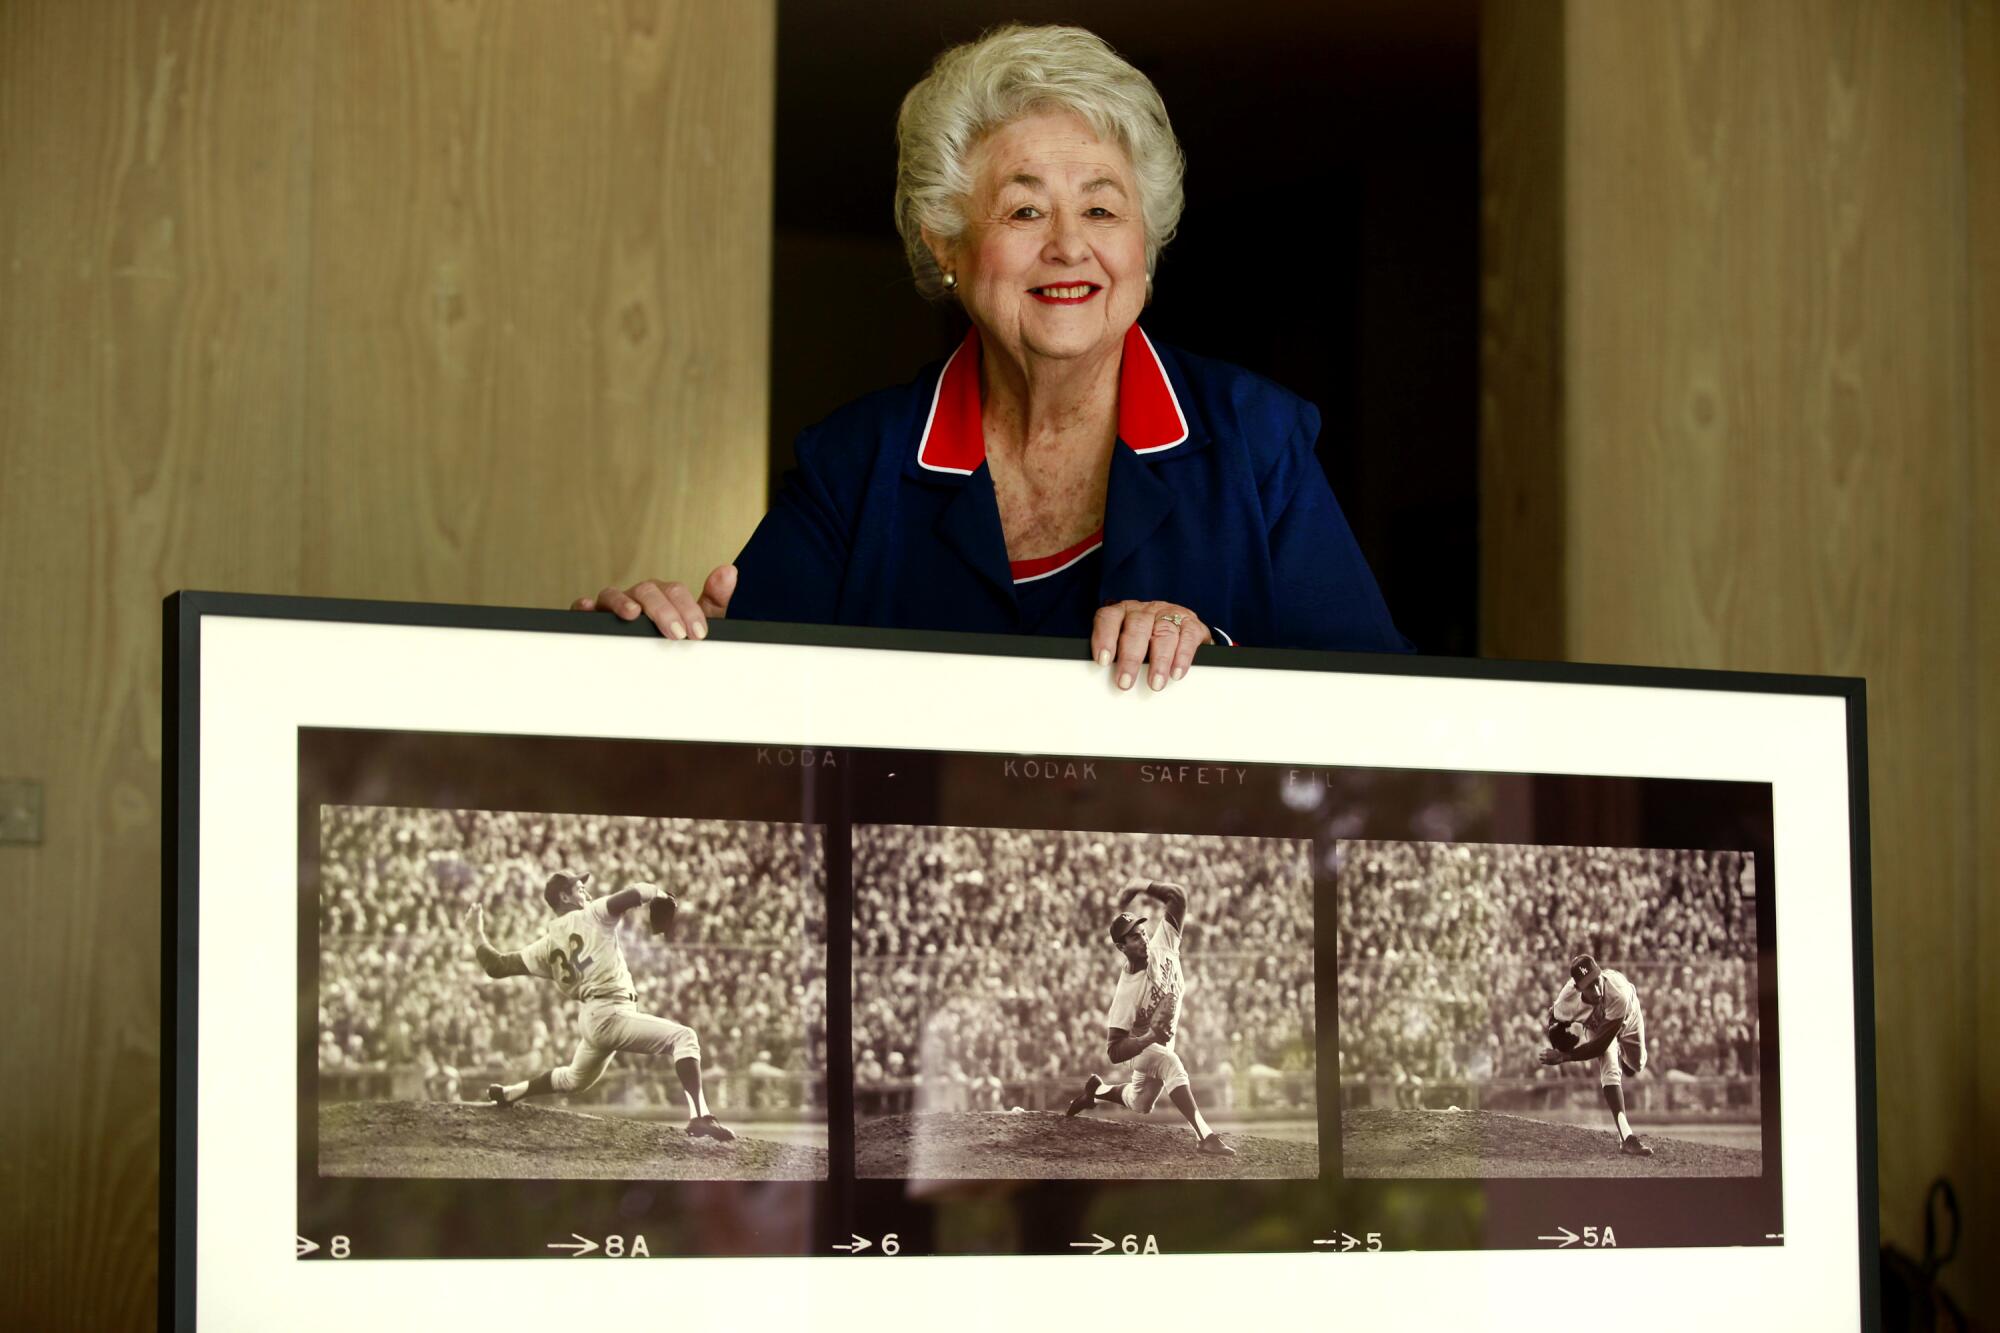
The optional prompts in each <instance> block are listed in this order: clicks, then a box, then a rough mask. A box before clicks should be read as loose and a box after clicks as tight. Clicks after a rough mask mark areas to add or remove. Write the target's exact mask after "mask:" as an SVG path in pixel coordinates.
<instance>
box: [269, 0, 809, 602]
mask: <svg viewBox="0 0 2000 1333" xmlns="http://www.w3.org/2000/svg"><path fill="white" fill-rule="evenodd" d="M320 12H321V30H320V33H319V39H318V41H319V61H318V68H317V75H318V87H317V92H316V98H315V105H316V108H317V115H318V118H317V130H318V133H317V139H316V143H315V146H314V162H313V169H312V170H313V179H314V185H315V194H314V197H315V203H316V207H315V210H314V217H313V239H312V289H313V295H314V309H315V313H316V319H315V323H314V325H313V327H312V328H311V329H310V330H309V339H310V352H309V366H310V371H309V383H308V387H307V393H306V399H307V408H308V410H307V417H308V467H309V469H310V471H309V484H308V493H309V495H310V496H311V504H310V507H309V512H308V515H307V525H308V526H307V532H308V540H307V549H306V555H305V561H306V565H305V583H306V586H307V587H308V588H310V589H311V590H313V591H327V592H331V591H335V590H338V591H340V592H341V593H342V594H344V595H368V596H390V597H414V598H423V599H432V600H447V601H488V602H510V603H517V604H518V603H523V602H525V603H528V604H538V603H539V604H548V605H559V604H563V603H567V602H568V601H569V600H570V599H572V598H574V597H576V596H578V595H579V594H581V593H585V592H593V593H594V592H596V591H597V589H598V588H599V587H601V586H602V585H603V584H604V583H605V582H606V581H607V580H610V579H613V578H618V579H621V580H626V581H630V580H632V579H636V578H638V577H641V576H645V575H652V574H667V575H671V576H674V577H681V578H688V579H691V580H694V581H698V580H699V579H700V578H701V577H702V576H703V575H704V574H706V572H707V571H708V569H709V568H710V567H711V566H712V565H714V564H717V563H720V562H721V561H723V560H725V559H728V558H729V557H731V556H733V555H734V554H735V553H736V550H737V548H738V547H739V546H740V545H741V543H742V541H743V539H744V538H746V537H747V536H748V535H749V533H750V529H751V528H752V527H753V526H754V525H755V522H756V519H757V517H758V516H759V515H760V514H761V513H762V512H763V499H764V493H763V488H764V480H765V469H764V464H763V458H764V453H765V449H766V419H767V414H768V408H767V403H766V397H767V395H766V392H765V364H766V357H767V348H768V344H769V320H768V314H767V311H768V306H769V273H770V239H771V233H770V221H769V219H770V194H771V179H770V139H771V132H772V128H771V114H772V102H771V99H770V97H769V95H768V89H769V87H770V80H771V77H772V65H773V61H774V60H775V51H776V40H775V33H776V30H775V9H774V5H773V4H771V3H768V2H767V3H763V4H750V5H727V6H723V5H711V4H704V3H699V2H698V0H677V2H675V3H640V4H618V5H612V4H597V5H591V6H587V7H578V6H567V5H564V6H556V5H528V4H522V5H512V6H467V5H463V4H459V3H455V2H452V0H435V2H426V3H420V4H410V5H396V6H361V5H327V6H324V7H322V9H321V11H320ZM358 535H364V536H363V539H357V536H358Z"/></svg>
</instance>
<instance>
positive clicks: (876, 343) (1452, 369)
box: [771, 0, 1479, 654]
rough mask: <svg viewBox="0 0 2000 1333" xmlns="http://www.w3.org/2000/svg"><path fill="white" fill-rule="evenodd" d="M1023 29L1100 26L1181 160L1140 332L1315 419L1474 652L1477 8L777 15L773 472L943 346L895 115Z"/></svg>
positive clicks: (946, 337) (1375, 557) (948, 317)
mask: <svg viewBox="0 0 2000 1333" xmlns="http://www.w3.org/2000/svg"><path fill="white" fill-rule="evenodd" d="M1009 20H1020V21H1022V22H1030V23H1034V22H1063V23H1075V24H1080V25H1082V26H1084V27H1087V28H1090V29H1091V30H1092V31H1094V32H1096V33H1098V34H1099V35H1100V36H1102V37H1103V38H1105V39H1106V40H1107V41H1109V42H1110V43H1111V44H1112V45H1113V46H1115V47H1116V48H1117V49H1118V50H1119V52H1120V53H1121V54H1123V55H1124V56H1125V58H1126V59H1128V60H1130V61H1131V62H1132V63H1133V64H1135V65H1137V66H1138V67H1139V68H1140V69H1142V70H1144V71H1145V72H1146V73H1147V75H1148V76H1149V77H1151V78H1152V80H1153V81H1154V83H1155V84H1156V85H1157V86H1158V87H1159V89H1160V93H1161V96H1162V97H1164V98H1165V99H1166V104H1167V110H1168V113H1169V114H1170V115H1171V116H1172V117H1173V121H1174V128H1175V131H1176V132H1177V133H1178V134H1179V136H1180V139H1181V143H1182V146H1183V147H1184V148H1185V150H1186V152H1187V159H1188V170H1187V209H1186V212H1185V214H1184V215H1183V218H1182V222H1181V229H1180V234H1179V236H1178V237H1177V238H1176V239H1175V240H1174V242H1173V243H1172V244H1171V245H1170V246H1169V247H1168V248H1167V250H1166V251H1165V253H1164V254H1163V255H1162V257H1161V260H1160V267H1159V272H1158V276H1157V281H1156V285H1155V297H1154V301H1153V304H1152V306H1151V308H1150V309H1149V310H1148V311H1147V313H1146V315H1145V316H1144V317H1143V322H1144V323H1145V326H1146V328H1147V329H1148V330H1149V331H1150V332H1152V333H1154V334H1155V335H1156V336H1158V337H1160V338H1162V339H1164V340H1165V341H1168V342H1171V343H1175V344H1178V345H1180V346H1182V347H1186V348H1187V349H1189V350H1190V351H1194V352H1199V353H1202V354H1204V355H1208V356H1215V357H1220V358H1222V359H1224V360H1228V361H1233V362H1235V363H1237V364H1239V365H1242V366H1246V367H1248V368H1250V369H1252V370H1255V371H1257V372H1259V373H1261V374H1264V375H1267V376H1270V377H1271V378H1272V379H1275V380H1277V381H1278V382H1279V383H1281V384H1283V385H1285V386H1286V387H1287V388H1290V389H1292V390H1293V391H1294V392H1296V393H1299V394H1301V395H1303V396H1304V397H1306V398H1308V399H1310V400H1311V401H1312V402H1314V403H1316V404H1317V405H1318V406H1319V408H1320V412H1321V414H1322V417H1323V420H1324V427H1323V429H1322V432H1321V436H1320V441H1319V457H1320V462H1321V464H1322V465H1323V466H1324V467H1325V468H1326V472H1327V476H1328V478H1329V480H1331V481H1332V483H1333V488H1334V492H1335V494H1337V495H1338V496H1339V497H1340V502H1341V505H1342V506H1343V508H1345V510H1346V511H1347V516H1348V520H1349V522H1350V523H1352V525H1353V527H1354V530H1355V535H1356V536H1357V537H1358V538H1359V540H1360V542H1361V546H1362V549H1363V550H1364V551H1365V552H1366V553H1367V556H1368V559H1369V562H1370V563H1371V564H1372V565H1373V567H1374V569H1375V573H1376V577H1377V578H1378V579H1379V580H1380V582H1381V584H1382V590H1383V593H1384V595H1385V596H1386V597H1387V599H1388V602H1389V607H1390V609H1391V611H1392V612H1393V613H1394V614H1395V617H1396V621H1397V624H1398V625H1400V626H1401V627H1402V630H1403V632H1404V633H1405V634H1407V635H1409V636H1410V637H1411V638H1412V639H1414V640H1415V641H1416V643H1417V645H1418V647H1419V649H1420V650H1422V651H1425V652H1432V653H1445V654H1470V653H1472V652H1474V651H1475V646H1476V644H1477V642H1478V620H1477V617H1478V588H1479V568H1478V559H1479V554H1478V552H1479V547H1478V532H1477V523H1478V514H1479V503H1478V453H1477V441H1478V412H1479V407H1478V352H1479V345H1478V337H1479V332H1478V320H1479V86H1478V74H1479V62H1478V4H1477V0H1362V2H1360V3H1345V4H1306V3H1285V2H1284V0H1232V3H1228V4H1216V3H1214V2H1213V0H1206V2H1204V3H1166V2H1164V0H1153V2H1152V3H1141V2H1140V0H1075V2H1074V3H1071V4H1068V5H1064V6H1062V7H1060V8H1057V7H1054V6H1049V5H1040V4H1025V5H1016V6H1008V5H1002V4H998V3H993V2H992V0H946V2H944V3H937V4H856V3H837V2H836V0H781V4H780V7H779V19H778V77H777V96H778V106H777V159H776V173H777V185H776V190H777V199H776V231H777V234H776V247H775V257H774V261H773V265H774V273H773V277H774V280H775V281H774V292H773V321H772V329H773V332H772V348H771V428H772V445H771V461H772V476H773V479H774V480H775V479H776V478H777V477H779V476H781V475H782V474H783V472H784V470H785V469H786V468H787V467H789V466H790V464H791V442H792V438H793V437H794V436H795V435H796V434H797V433H798V431H799V430H800V429H802V428H803V427H805V426H807V425H810V424H811V423H812V422H814V421H816V420H818V419H819V418H820V417H822V416H824V415H826V414H827V413H828V412H830V411H831V410H833V409H834V408H835V407H838V406H839V405H840V404H842V403H844V402H847V401H848V400H850V399H852V398H855V397H858V396H859V395H861V394H863V393H866V392H868V391H869V390H872V389H876V388H880V387H882V386H885V385H890V384H900V383H904V382H906V381H908V380H909V379H910V378H912V377H913V376H914V375H915V373H916V372H917V370H918V369H919V368H920V367H921V366H923V365H924V364H925V363H926V362H928V361H931V360H934V359H936V358H938V357H941V356H943V355H945V354H946V353H947V352H948V351H949V350H950V348H951V346H952V344H953V343H954V342H955V341H956V338H957V336H958V333H959V331H960V329H961V328H962V326H960V325H956V323H955V321H956V320H957V319H958V318H959V316H957V315H956V313H955V312H952V311H950V310H948V309H946V308H944V307H936V306H932V305H929V304H928V303H926V302H925V301H923V300H922V299H921V298H920V297H918V296H917V294H916V291H915V288H914V286H913V285H912V283H911V281H910V277H909V272H908V270H907V268H906V267H905V265H904V262H903V255H902V247H901V245H900V243H899V242H898V240H897V238H896V233H895V227H894V225H893V223H892V221H891V216H890V203H891V195H892V192H893V190H894V184H895V161H896V151H895V142H894V129H895V116H896V107H897V105H898V104H899V103H900V101H901V100H902V96H903V94H904V92H906V91H907V90H908V89H909V87H910V85H911V84H913V83H915V82H916V81H917V80H918V79H919V78H921V77H922V76H923V74H924V71H925V70H926V69H927V68H928V67H929V65H930V62H931V60H932V59H933V58H934V57H935V56H936V55H937V53H938V52H939V51H940V50H942V49H943V48H944V47H946V46H948V45H950V44H952V43H955V42H959V41H965V40H968V39H970V38H973V37H976V36H977V35H978V34H979V33H980V32H981V31H983V30H984V29H986V28H988V27H990V26H992V25H994V24H997V23H1002V22H1006V21H1009Z"/></svg>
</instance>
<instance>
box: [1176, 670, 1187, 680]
mask: <svg viewBox="0 0 2000 1333" xmlns="http://www.w3.org/2000/svg"><path fill="white" fill-rule="evenodd" d="M1186 674H1187V668H1186V667H1175V668H1174V679H1175V680H1179V679H1180V678H1181V677H1182V676H1185V675H1186Z"/></svg>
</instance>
